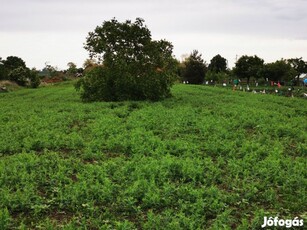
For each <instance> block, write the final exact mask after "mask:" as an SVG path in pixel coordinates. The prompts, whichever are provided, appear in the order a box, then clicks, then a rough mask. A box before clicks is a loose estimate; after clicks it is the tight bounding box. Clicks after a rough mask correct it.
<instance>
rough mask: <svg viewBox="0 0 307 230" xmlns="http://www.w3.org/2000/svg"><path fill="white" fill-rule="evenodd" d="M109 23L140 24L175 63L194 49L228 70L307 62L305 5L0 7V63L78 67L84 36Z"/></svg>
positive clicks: (46, 1) (44, 0) (95, 1)
mask: <svg viewBox="0 0 307 230" xmlns="http://www.w3.org/2000/svg"><path fill="white" fill-rule="evenodd" d="M113 17H115V18H116V19H118V20H119V21H124V20H126V19H131V20H134V19H135V18H137V17H141V18H143V19H144V20H145V24H146V25H147V26H148V28H149V29H150V30H151V32H152V36H153V38H154V39H166V40H168V41H170V42H172V44H173V45H174V55H175V56H176V57H177V59H179V60H180V58H181V56H182V55H183V54H189V53H191V52H192V51H193V50H194V49H197V50H198V51H199V52H200V53H201V54H202V55H203V59H204V60H205V61H206V62H207V63H209V62H210V60H211V59H212V57H213V56H215V55H217V54H220V55H222V56H223V57H225V58H226V59H227V60H228V63H229V66H230V67H232V66H233V65H234V62H235V61H236V58H238V57H240V56H242V55H257V56H259V57H261V58H263V59H264V60H265V62H273V61H276V60H279V59H281V58H293V57H303V59H304V60H305V61H306V60H307V0H155V1H149V0H0V57H2V58H3V59H5V58H6V57H7V56H18V57H21V58H22V59H23V60H24V61H25V62H26V64H27V66H28V67H36V68H38V69H41V68H43V67H44V66H45V63H46V62H47V63H48V64H50V65H52V66H57V67H58V68H59V69H66V68H67V63H68V62H74V63H76V64H77V65H78V67H82V64H83V62H84V60H85V59H87V58H88V53H87V51H86V50H85V49H84V48H83V44H84V42H85V39H86V37H87V34H88V32H90V31H93V30H94V29H95V27H96V26H97V25H101V24H102V22H103V21H106V20H110V19H112V18H113Z"/></svg>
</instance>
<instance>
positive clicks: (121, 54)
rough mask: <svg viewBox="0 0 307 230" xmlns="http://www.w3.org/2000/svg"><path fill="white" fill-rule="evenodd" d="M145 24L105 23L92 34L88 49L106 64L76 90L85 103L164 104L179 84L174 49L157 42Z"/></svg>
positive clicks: (86, 74)
mask: <svg viewBox="0 0 307 230" xmlns="http://www.w3.org/2000/svg"><path fill="white" fill-rule="evenodd" d="M143 22H144V20H142V19H139V18H137V19H136V21H135V22H134V23H132V22H131V21H126V22H124V23H121V22H118V21H117V20H115V19H112V20H111V21H105V22H104V23H103V24H102V26H98V27H97V28H96V29H95V31H94V32H91V33H89V36H88V38H87V42H86V46H85V48H86V49H87V50H88V51H89V52H90V57H91V58H93V57H95V58H98V59H99V60H102V63H101V65H100V66H98V67H95V68H94V69H92V70H90V71H88V72H87V73H85V76H84V78H83V79H81V80H80V81H79V82H78V83H77V84H76V88H77V89H79V90H80V91H81V97H82V99H83V100H84V101H122V100H160V99H163V98H166V97H168V96H170V87H171V86H172V84H173V82H174V80H175V73H176V62H175V60H174V58H173V55H172V49H173V46H172V44H171V43H170V42H168V41H165V40H160V41H154V40H152V38H151V33H150V31H149V29H148V28H147V27H146V26H145V25H143Z"/></svg>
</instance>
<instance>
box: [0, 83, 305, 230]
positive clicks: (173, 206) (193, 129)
mask: <svg viewBox="0 0 307 230" xmlns="http://www.w3.org/2000/svg"><path fill="white" fill-rule="evenodd" d="M173 95H174V97H173V98H170V99H167V100H165V101H163V102H156V103H150V102H119V103H103V102H101V103H89V104H84V103H82V102H81V101H80V99H79V97H78V95H77V93H76V92H75V91H74V89H73V87H72V85H70V84H65V85H59V86H53V87H45V88H40V89H35V90H31V89H25V90H20V91H17V92H12V93H8V94H0V229H5V228H8V229H10V228H14V227H18V226H19V227H21V228H23V227H24V228H26V227H30V228H39V227H41V228H48V227H50V229H52V227H54V226H56V227H61V226H62V227H63V226H64V227H65V229H75V228H77V227H82V226H83V227H84V226H87V227H88V228H90V229H96V228H97V229H98V228H103V229H112V228H116V229H135V228H138V229H198V228H199V229H203V228H206V229H210V228H211V229H223V228H224V229H230V228H238V229H251V228H254V229H258V228H259V227H260V225H261V224H262V223H263V216H265V215H266V216H275V215H279V216H280V217H284V218H294V217H295V216H300V217H306V203H307V199H306V189H307V177H306V173H307V172H306V162H307V161H306V151H307V143H306V140H307V124H306V118H307V116H306V114H307V101H306V100H304V99H296V98H285V97H278V96H270V95H254V94H249V93H242V92H232V91H230V90H226V89H220V88H213V87H205V86H190V85H176V86H175V87H174V88H173Z"/></svg>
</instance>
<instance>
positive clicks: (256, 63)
mask: <svg viewBox="0 0 307 230" xmlns="http://www.w3.org/2000/svg"><path fill="white" fill-rule="evenodd" d="M201 56H202V55H201V54H200V53H199V52H198V51H197V50H194V51H193V52H192V53H191V54H190V56H188V57H187V58H186V59H185V60H183V61H182V62H181V63H180V64H179V69H180V71H179V75H180V77H181V80H182V81H183V82H184V83H190V84H202V83H204V82H205V81H207V82H223V81H224V82H225V81H227V80H229V79H241V80H245V81H246V83H247V84H250V80H251V79H253V80H255V81H265V80H266V81H274V82H291V84H296V85H299V83H300V82H299V76H300V75H301V74H302V73H306V72H307V62H305V61H304V60H303V59H302V58H292V59H281V60H278V61H275V62H272V63H264V60H263V59H261V58H259V57H258V56H256V55H254V56H248V55H243V56H241V57H240V58H239V59H238V60H237V62H236V63H235V67H234V68H233V69H231V70H230V69H229V68H227V60H226V59H225V58H223V57H222V56H221V55H219V54H218V55H216V56H214V57H213V58H212V59H211V61H210V63H209V65H207V63H206V62H205V61H204V60H203V59H202V58H201Z"/></svg>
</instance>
